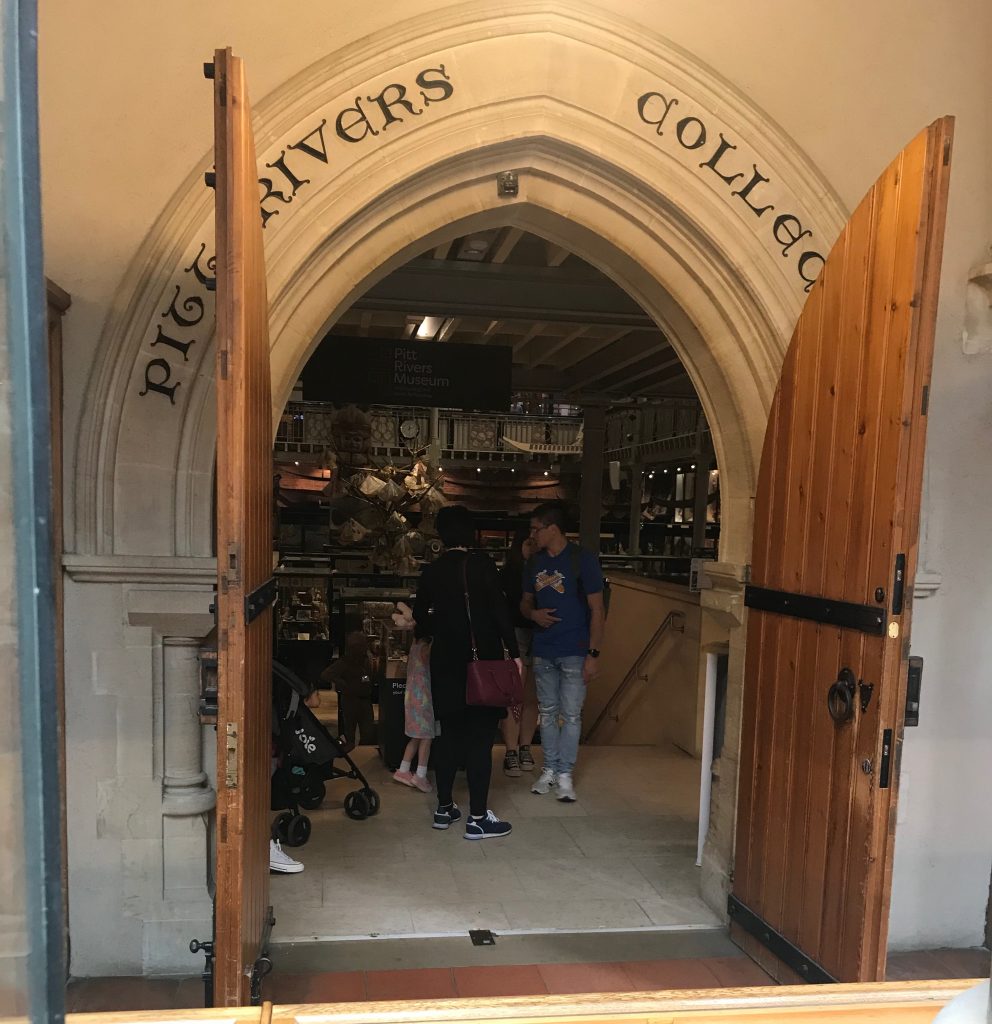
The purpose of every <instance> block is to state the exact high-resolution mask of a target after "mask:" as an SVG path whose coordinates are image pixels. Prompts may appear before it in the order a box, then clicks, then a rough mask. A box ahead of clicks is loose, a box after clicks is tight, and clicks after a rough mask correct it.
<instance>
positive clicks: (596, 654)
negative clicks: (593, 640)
mask: <svg viewBox="0 0 992 1024" xmlns="http://www.w3.org/2000/svg"><path fill="white" fill-rule="evenodd" d="M586 654H587V655H588V656H589V657H590V658H598V657H599V651H598V650H597V649H596V648H595V647H590V648H589V650H588V651H586Z"/></svg>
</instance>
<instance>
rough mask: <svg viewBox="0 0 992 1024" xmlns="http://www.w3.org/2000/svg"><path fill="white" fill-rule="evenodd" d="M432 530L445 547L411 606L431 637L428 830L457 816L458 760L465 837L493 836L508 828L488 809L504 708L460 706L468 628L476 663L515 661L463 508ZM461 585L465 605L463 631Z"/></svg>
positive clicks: (487, 567) (496, 593)
mask: <svg viewBox="0 0 992 1024" xmlns="http://www.w3.org/2000/svg"><path fill="white" fill-rule="evenodd" d="M437 532H438V533H439V534H440V537H441V540H442V542H443V543H444V545H445V548H446V549H447V550H446V551H445V553H444V554H443V555H441V557H440V558H439V559H438V560H437V561H436V562H434V563H432V564H431V565H428V566H426V567H425V568H424V571H423V572H422V573H421V576H420V582H419V584H418V586H417V599H416V601H415V602H414V606H413V618H414V621H415V623H416V636H417V638H418V639H430V640H432V641H433V642H432V644H431V695H432V698H433V701H434V717H435V719H436V720H437V722H438V724H439V726H440V733H439V735H438V737H437V739H436V740H435V741H434V766H435V776H436V782H437V799H438V808H437V810H436V811H435V813H434V828H437V829H446V828H448V826H449V825H450V824H451V823H452V822H453V821H457V820H458V819H459V818H460V817H461V811H459V809H458V807H457V806H456V805H455V803H454V800H453V798H452V792H451V791H452V787H453V785H454V782H455V773H456V771H457V770H458V767H459V765H462V764H463V765H464V766H465V774H466V777H467V780H468V792H469V817H468V820H467V821H466V822H465V838H466V839H494V838H498V837H500V836H505V835H508V834H509V832H510V825H509V823H508V822H505V821H500V819H499V818H497V817H496V815H495V814H493V812H492V811H490V810H489V807H488V801H489V781H490V778H491V776H492V749H493V738H494V737H495V734H496V728H497V726H498V724H499V721H500V719H501V718H504V717H505V716H506V710H505V709H504V708H483V707H472V706H469V705H467V704H466V703H465V684H466V678H467V675H468V663H469V662H470V661H471V660H472V640H471V631H474V633H475V641H476V644H477V646H478V652H479V659H480V660H482V661H488V660H492V659H497V658H502V657H503V656H504V650H505V651H506V652H507V653H508V654H509V656H510V657H511V658H514V659H515V660H516V662H517V668H518V669H519V670H521V672H522V669H523V666H522V663H521V661H520V657H519V653H520V652H519V650H518V648H517V639H516V636H515V635H514V632H513V625H512V623H511V622H510V616H509V613H508V612H507V607H506V601H505V599H504V597H503V592H502V590H501V589H500V583H499V576H498V574H497V571H496V566H495V565H494V564H493V562H492V559H490V558H489V556H488V555H485V554H482V553H481V552H470V551H469V548H470V547H472V546H473V545H474V544H475V527H474V525H473V523H472V516H471V514H470V513H469V511H468V509H466V508H464V507H462V506H461V505H452V506H449V507H446V508H443V509H441V511H440V512H439V513H438V517H437ZM466 590H467V592H468V599H469V604H470V607H471V610H472V627H471V631H470V628H469V618H468V612H467V610H466V601H465V594H466Z"/></svg>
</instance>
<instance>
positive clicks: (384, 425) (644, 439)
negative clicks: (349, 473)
mask: <svg viewBox="0 0 992 1024" xmlns="http://www.w3.org/2000/svg"><path fill="white" fill-rule="evenodd" d="M369 418H370V421H371V422H370V426H371V452H372V454H374V455H378V456H380V457H403V456H405V455H408V454H409V453H410V452H411V451H417V450H419V449H422V448H427V447H428V446H429V445H430V444H431V442H432V441H433V440H434V438H433V435H432V427H431V413H430V410H427V409H423V408H417V409H411V408H406V409H405V408H401V407H397V406H373V407H372V408H371V409H370V410H369ZM333 419H334V407H333V406H332V405H330V404H328V403H324V402H290V403H289V404H288V405H287V406H286V409H285V411H284V412H283V415H282V419H281V422H280V424H279V428H278V433H277V435H276V443H275V447H276V450H277V451H284V452H297V453H307V452H312V453H319V452H321V451H323V450H324V449H327V448H332V447H333V446H334V436H333ZM582 422H583V421H582V417H581V416H562V415H532V414H531V415H528V414H526V413H522V412H509V413H467V412H460V411H457V410H453V409H441V410H439V411H438V413H437V419H436V431H437V442H438V447H439V449H440V454H441V457H442V458H446V459H449V460H451V459H472V458H482V459H490V460H495V461H507V462H513V461H520V460H524V459H529V458H535V457H536V458H541V459H548V460H554V461H562V460H573V459H579V458H580V457H581V453H582ZM700 428H702V429H700ZM708 439H709V430H708V429H707V428H706V427H705V424H704V423H703V421H702V420H701V418H700V415H699V403H698V402H696V401H694V400H690V399H671V400H666V401H661V402H654V403H651V404H645V405H636V406H628V407H626V408H622V409H614V410H612V411H611V412H610V413H609V414H608V416H607V421H606V443H605V447H606V451H607V457H608V458H610V459H616V460H618V461H620V462H622V463H624V464H629V463H632V462H638V463H646V462H651V461H659V462H660V461H664V460H666V459H673V458H680V457H682V456H683V455H690V454H693V453H694V452H697V451H698V450H699V448H700V445H701V444H703V443H708Z"/></svg>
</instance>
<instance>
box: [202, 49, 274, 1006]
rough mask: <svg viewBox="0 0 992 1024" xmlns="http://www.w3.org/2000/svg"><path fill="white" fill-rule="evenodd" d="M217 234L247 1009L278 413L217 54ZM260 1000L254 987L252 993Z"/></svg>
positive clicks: (256, 888)
mask: <svg viewBox="0 0 992 1024" xmlns="http://www.w3.org/2000/svg"><path fill="white" fill-rule="evenodd" d="M213 76H214V147H215V152H214V158H215V168H216V171H215V188H216V232H217V365H216V375H217V615H218V618H217V624H218V645H217V680H218V715H217V885H216V894H215V897H214V911H215V926H214V938H215V946H214V956H215V961H214V1003H215V1005H217V1006H245V1005H247V1004H248V1003H249V1001H250V998H251V995H252V993H251V984H250V977H249V976H250V974H251V972H252V967H253V965H254V964H255V963H256V961H257V960H258V958H259V957H260V956H261V955H262V954H263V952H264V945H265V942H266V941H267V933H268V928H269V926H270V923H271V908H270V907H269V862H268V855H269V853H268V844H269V775H270V764H271V759H270V756H271V746H270V744H271V699H272V600H273V598H274V596H275V587H274V581H273V578H272V540H271V528H272V525H271V524H272V425H271V418H272V411H271V402H270V398H269V391H270V371H269V334H268V302H267V298H266V291H265V262H264V258H263V254H262V224H261V219H260V217H259V212H258V184H257V177H258V175H257V172H256V161H255V146H254V142H253V140H252V132H251V112H250V110H249V106H248V94H247V90H246V88H245V73H244V66H243V64H242V62H241V60H240V59H239V58H237V57H233V56H232V55H231V51H230V50H218V51H217V52H216V54H215V56H214V64H213ZM256 995H257V993H256Z"/></svg>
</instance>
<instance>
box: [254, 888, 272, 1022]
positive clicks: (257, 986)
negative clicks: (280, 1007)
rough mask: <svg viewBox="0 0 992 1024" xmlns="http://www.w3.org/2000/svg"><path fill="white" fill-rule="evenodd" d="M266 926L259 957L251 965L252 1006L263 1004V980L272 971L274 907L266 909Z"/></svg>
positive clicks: (263, 931)
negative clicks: (270, 942) (270, 944)
mask: <svg viewBox="0 0 992 1024" xmlns="http://www.w3.org/2000/svg"><path fill="white" fill-rule="evenodd" d="M265 913H266V919H265V927H264V928H263V929H262V941H261V943H260V945H259V954H258V959H257V960H256V961H255V962H254V963H253V964H252V965H251V974H250V978H251V980H250V986H251V988H250V993H249V998H250V999H251V1005H252V1006H261V1005H262V982H263V981H264V980H265V978H267V977H268V976H269V975H270V974H271V973H272V958H271V957H270V956H269V939H270V938H271V937H272V929H273V928H274V927H275V923H276V919H275V917H274V915H273V913H272V908H271V907H269V908H268V909H267V910H266V912H265Z"/></svg>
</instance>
